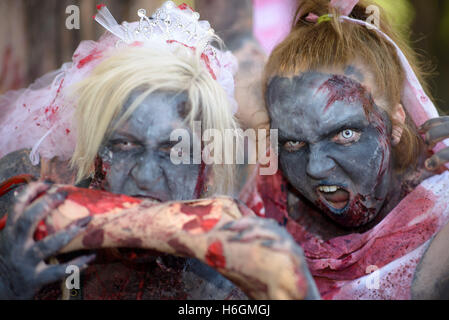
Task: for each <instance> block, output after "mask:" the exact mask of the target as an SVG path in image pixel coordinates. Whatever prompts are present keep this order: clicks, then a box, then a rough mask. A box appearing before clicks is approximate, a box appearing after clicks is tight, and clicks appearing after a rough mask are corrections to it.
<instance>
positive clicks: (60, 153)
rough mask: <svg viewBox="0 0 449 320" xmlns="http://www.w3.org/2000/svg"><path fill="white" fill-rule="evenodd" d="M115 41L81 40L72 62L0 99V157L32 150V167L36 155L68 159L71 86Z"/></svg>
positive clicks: (109, 38)
mask: <svg viewBox="0 0 449 320" xmlns="http://www.w3.org/2000/svg"><path fill="white" fill-rule="evenodd" d="M115 42H116V40H115V39H114V36H112V35H110V34H106V35H105V36H103V37H102V38H101V39H100V40H99V41H98V42H96V41H83V42H81V44H80V45H79V47H78V48H77V49H76V51H75V53H74V55H73V60H72V62H69V63H65V64H64V65H63V66H62V67H61V68H60V69H58V70H56V71H53V72H50V73H48V74H46V75H44V76H43V77H41V78H39V79H38V80H36V81H35V82H34V83H33V84H32V85H30V86H29V87H28V88H26V89H21V90H17V91H10V92H7V93H6V94H4V95H2V96H0V137H2V138H1V140H0V157H3V156H5V155H6V154H8V153H10V152H13V151H16V150H19V149H23V148H32V149H33V150H32V153H31V156H30V158H31V161H32V163H33V164H34V165H37V164H38V163H39V156H43V157H45V158H49V159H51V158H53V157H55V156H57V157H59V158H60V159H62V160H67V159H68V158H70V156H71V155H72V153H73V151H74V147H75V143H76V127H75V125H74V121H73V115H74V111H75V103H74V99H73V97H71V92H70V91H71V88H72V85H74V84H76V83H77V82H79V81H80V80H82V79H84V78H85V77H87V76H88V75H89V74H90V72H91V71H92V70H93V69H94V68H95V66H96V65H97V64H98V63H99V62H100V61H101V60H102V58H103V57H104V56H105V55H104V54H105V53H106V51H107V50H108V49H109V48H111V47H112V46H113V45H115Z"/></svg>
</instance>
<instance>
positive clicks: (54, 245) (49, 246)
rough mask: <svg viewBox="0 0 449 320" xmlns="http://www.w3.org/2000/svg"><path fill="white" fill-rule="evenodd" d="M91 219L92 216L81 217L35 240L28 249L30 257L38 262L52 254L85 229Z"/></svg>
mask: <svg viewBox="0 0 449 320" xmlns="http://www.w3.org/2000/svg"><path fill="white" fill-rule="evenodd" d="M91 220H92V217H86V218H82V219H80V220H78V221H76V222H75V223H74V224H73V225H72V226H70V227H69V228H68V229H67V230H64V231H60V232H58V233H56V234H54V235H52V236H49V237H47V238H45V239H44V240H42V241H39V242H37V243H36V244H35V245H34V246H33V247H32V249H31V250H30V254H32V258H33V259H34V260H35V261H36V262H38V261H41V260H45V259H47V258H49V257H51V256H54V255H55V254H56V253H58V252H59V251H60V250H61V249H62V248H64V247H65V246H66V245H67V244H69V243H70V241H72V240H73V239H74V238H76V237H77V236H78V235H79V234H80V233H82V232H83V231H85V230H86V228H87V226H88V224H89V222H90V221H91Z"/></svg>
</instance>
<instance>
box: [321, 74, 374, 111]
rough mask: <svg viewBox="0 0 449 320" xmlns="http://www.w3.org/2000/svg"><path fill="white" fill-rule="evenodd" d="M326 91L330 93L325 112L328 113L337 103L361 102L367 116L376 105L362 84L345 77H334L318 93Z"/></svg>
mask: <svg viewBox="0 0 449 320" xmlns="http://www.w3.org/2000/svg"><path fill="white" fill-rule="evenodd" d="M324 89H326V90H327V91H328V101H327V105H326V107H325V108H324V112H326V111H327V110H328V109H329V107H330V106H331V105H333V104H334V103H335V102H336V101H346V102H348V103H353V102H355V101H360V102H362V104H363V108H364V109H365V112H366V113H367V114H368V111H371V109H372V106H373V104H374V102H373V100H372V98H371V95H369V94H368V93H367V91H366V90H365V88H364V87H363V86H362V85H361V84H360V83H358V82H356V81H354V80H352V79H350V78H348V77H345V76H340V75H334V76H332V77H331V78H330V79H328V80H326V81H325V82H324V83H323V84H322V85H321V86H320V88H319V89H318V91H321V90H324Z"/></svg>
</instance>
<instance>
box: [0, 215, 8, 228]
mask: <svg viewBox="0 0 449 320" xmlns="http://www.w3.org/2000/svg"><path fill="white" fill-rule="evenodd" d="M6 220H8V215H7V214H5V215H4V216H3V218H1V219H0V231H1V230H3V229H4V228H5V226H6Z"/></svg>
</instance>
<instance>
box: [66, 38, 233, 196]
mask: <svg viewBox="0 0 449 320" xmlns="http://www.w3.org/2000/svg"><path fill="white" fill-rule="evenodd" d="M74 89H75V90H74V93H75V95H76V96H77V97H78V99H77V101H78V102H77V105H78V107H77V110H76V121H77V131H78V133H77V134H78V138H77V144H76V148H75V153H74V155H73V157H72V160H71V164H72V166H73V167H75V168H77V170H78V173H77V181H81V180H82V179H85V178H86V177H88V176H89V175H91V174H92V173H93V170H94V169H93V167H94V165H93V164H94V161H95V158H96V156H97V153H98V151H99V148H100V146H101V144H102V142H103V141H104V139H105V138H106V137H107V136H108V135H109V134H110V133H111V132H113V131H114V130H115V129H116V128H117V127H118V126H120V125H121V124H123V121H125V120H126V119H127V117H129V116H130V115H131V114H132V112H133V111H134V110H135V109H136V108H137V107H138V106H139V105H140V104H141V103H142V101H143V100H144V99H145V98H146V97H147V96H149V95H151V93H153V92H155V91H158V90H162V91H170V92H174V94H176V93H182V92H186V93H187V95H188V105H189V110H188V115H187V117H186V119H185V120H186V121H187V122H188V123H189V125H190V127H191V128H192V130H193V122H194V121H201V127H202V128H201V130H202V134H203V133H204V132H205V131H206V130H208V129H215V130H218V131H220V132H221V133H222V137H223V143H222V148H223V150H222V152H223V153H224V154H226V153H228V154H234V153H232V152H234V150H235V149H234V143H233V141H227V139H228V140H229V139H232V137H227V135H226V134H224V133H225V130H226V129H231V130H233V131H234V132H236V131H237V130H236V129H237V123H236V121H235V119H234V117H233V115H232V112H231V106H230V102H229V100H228V97H227V95H226V93H225V91H224V89H223V88H222V87H221V86H220V84H219V83H218V82H217V81H216V80H214V78H213V77H212V75H211V73H210V72H209V70H208V68H207V67H206V64H205V63H204V61H203V60H202V56H201V52H200V51H199V50H192V49H191V48H188V47H186V46H183V45H175V46H173V45H171V46H167V45H157V44H156V45H151V47H150V46H145V47H136V46H129V47H126V48H122V49H114V50H113V52H112V54H110V56H109V57H108V58H106V59H105V60H104V61H103V62H101V63H100V64H99V65H98V66H97V67H96V68H95V69H94V70H93V73H92V74H91V75H90V76H89V77H88V78H87V79H85V80H83V81H82V82H81V83H79V84H77V85H76V87H75V88H74ZM136 89H139V90H142V93H141V94H140V95H139V96H138V98H136V100H135V101H134V102H133V103H132V105H131V106H130V107H129V108H128V110H126V112H124V113H123V114H122V113H121V111H122V108H123V106H124V105H125V103H126V101H127V99H128V98H129V96H130V94H131V93H133V92H134V91H135V90H136ZM121 114H122V115H121ZM120 115H121V116H120ZM119 116H120V118H118V117H119ZM113 123H114V124H113ZM234 163H235V162H234ZM234 171H235V165H230V164H216V163H214V164H212V165H211V167H210V168H209V177H208V180H212V181H213V183H212V185H211V186H210V187H209V191H208V194H230V193H232V191H233V185H234Z"/></svg>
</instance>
